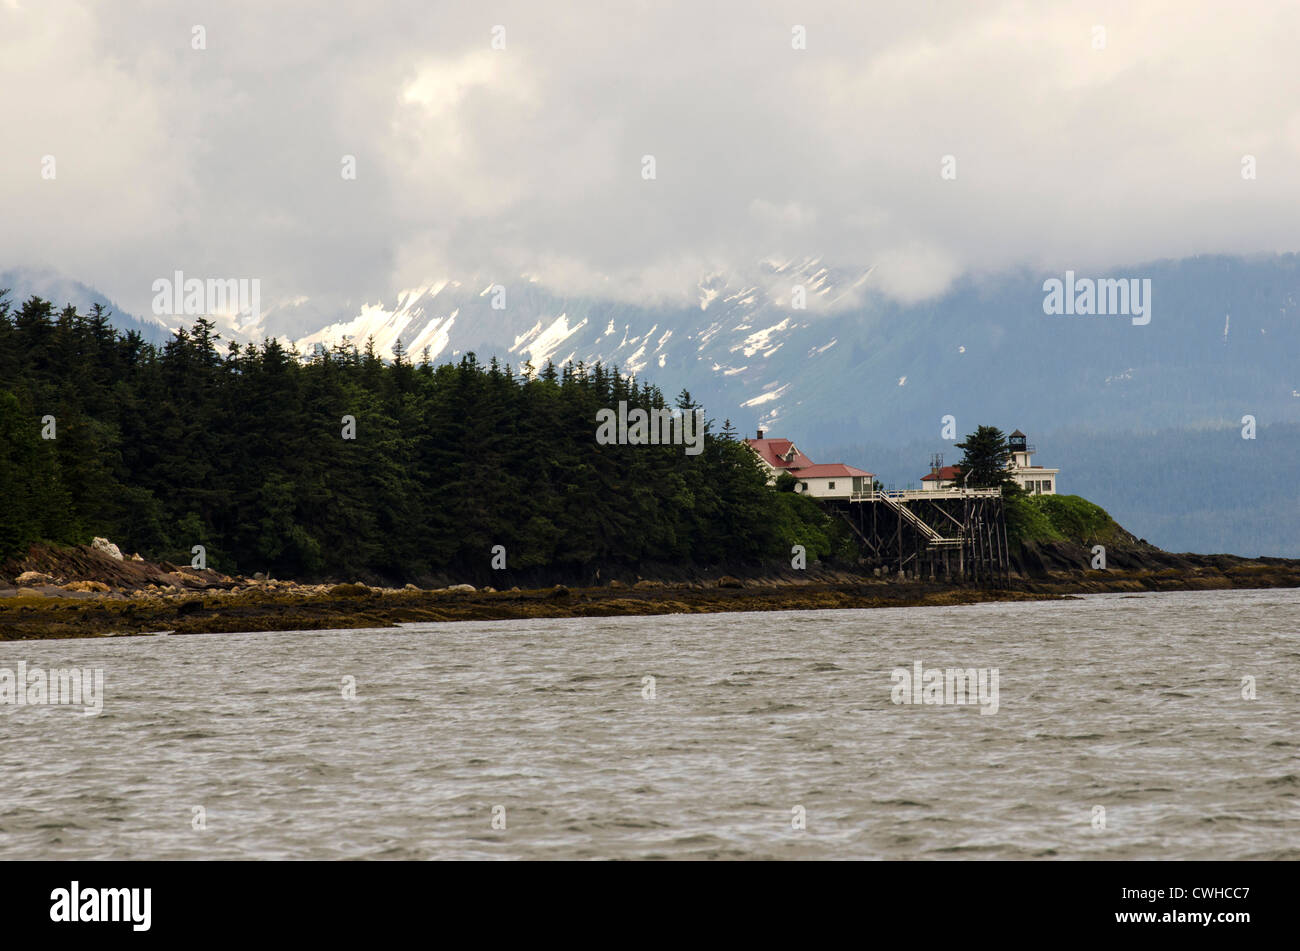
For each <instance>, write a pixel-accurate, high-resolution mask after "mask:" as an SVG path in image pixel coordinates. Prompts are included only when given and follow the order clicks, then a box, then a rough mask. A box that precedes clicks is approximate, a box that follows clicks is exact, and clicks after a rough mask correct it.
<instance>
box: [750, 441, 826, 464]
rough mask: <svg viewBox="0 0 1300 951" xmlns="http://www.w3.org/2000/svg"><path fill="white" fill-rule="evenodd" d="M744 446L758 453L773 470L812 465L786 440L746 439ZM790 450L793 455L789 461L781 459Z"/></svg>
mask: <svg viewBox="0 0 1300 951" xmlns="http://www.w3.org/2000/svg"><path fill="white" fill-rule="evenodd" d="M745 444H746V445H748V446H749V448H750V449H753V450H754V451H755V452H756V453H758V454H759V456H760V457H761V458H762V460H763V461H764V462H766V463H767V464H768V465H769V466H771V467H772V468H773V469H791V468H798V467H800V466H811V465H812V464H813V461H812V460H811V459H809V458H808V457H807V456H805V455H804V454H803V453H802V452H800V451H799V450H798V449H795V445H794V443H792V442H791V441H790V440H788V439H746V440H745ZM791 449H794V455H793V456H792V457H791V458H790V459H789V460H786V459H784V458H782V457H783V456H785V455H786V454H787V453H789V452H790V450H791Z"/></svg>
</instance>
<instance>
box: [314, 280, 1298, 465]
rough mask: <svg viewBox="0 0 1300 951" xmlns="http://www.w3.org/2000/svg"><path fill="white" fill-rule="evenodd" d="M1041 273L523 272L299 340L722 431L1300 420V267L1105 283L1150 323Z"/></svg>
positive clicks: (414, 299) (438, 286)
mask: <svg viewBox="0 0 1300 951" xmlns="http://www.w3.org/2000/svg"><path fill="white" fill-rule="evenodd" d="M1051 276H1052V275H1044V274H1039V273H1031V272H1028V271H1025V272H1021V273H1014V274H1003V275H999V276H996V277H989V278H967V279H963V280H961V281H959V282H958V283H957V284H955V285H954V286H953V287H952V288H951V289H950V290H949V292H948V293H947V294H945V295H943V296H942V297H939V298H936V299H933V300H929V301H925V302H922V303H918V304H901V303H897V302H895V301H892V300H890V299H889V298H887V297H885V296H883V295H881V294H878V293H875V292H874V290H873V285H872V272H871V270H870V269H869V268H863V269H861V270H860V271H856V272H843V271H837V270H834V269H829V268H826V267H824V266H823V265H822V264H821V263H820V262H818V261H816V260H806V261H797V262H785V263H768V264H765V265H763V266H762V267H761V268H760V269H758V270H757V271H756V272H755V274H754V275H752V276H749V277H748V278H747V279H738V278H736V277H733V276H730V275H722V274H712V275H708V276H706V277H704V278H703V279H701V280H700V282H699V285H698V288H697V298H696V300H695V301H693V302H692V303H690V304H675V305H672V304H646V305H638V304H628V303H624V302H619V301H614V300H602V299H595V298H589V297H564V296H562V295H560V294H557V293H556V292H554V291H553V290H550V289H547V288H545V287H544V286H543V285H541V284H540V283H539V282H537V281H530V280H527V279H522V278H521V279H519V280H517V281H515V282H513V283H509V284H491V283H488V282H487V281H476V282H472V283H471V282H468V281H466V282H463V283H461V282H456V281H439V282H437V283H431V284H428V285H426V286H423V287H418V288H414V289H412V290H409V291H405V292H403V293H402V294H400V295H398V296H397V298H396V300H395V301H394V303H393V304H392V305H390V306H386V305H384V304H374V305H369V306H366V307H364V308H362V309H361V312H360V314H358V315H357V316H356V317H354V318H352V319H350V320H345V321H340V322H336V323H332V324H330V325H328V326H325V327H323V328H321V329H320V330H318V331H316V332H314V333H311V334H308V335H305V336H302V337H300V338H298V339H297V341H296V343H297V345H298V347H299V349H300V350H301V351H302V352H303V353H304V354H305V355H306V354H310V353H311V352H312V351H313V349H314V348H315V347H317V346H318V345H319V346H325V347H330V346H334V345H336V344H338V343H352V344H355V345H357V346H358V347H362V348H364V346H365V344H366V341H367V340H368V339H370V338H373V340H374V346H375V348H376V350H377V352H379V353H380V354H381V355H384V356H391V355H392V353H393V351H394V348H395V347H396V346H397V344H398V341H399V340H400V341H401V344H402V347H403V348H404V349H405V351H406V353H407V354H408V356H409V358H410V359H411V360H414V361H417V362H418V361H419V360H420V359H421V358H422V356H423V355H424V354H426V353H427V355H428V357H429V358H430V359H431V360H433V361H434V362H441V361H446V360H452V359H456V358H457V357H459V356H460V355H461V354H463V353H465V352H467V351H474V352H475V353H476V354H477V355H478V356H479V357H480V359H483V360H486V359H488V358H489V357H491V356H496V357H497V358H498V359H499V360H501V361H502V362H510V363H512V364H513V365H515V366H516V367H519V366H522V365H523V364H524V363H525V362H527V363H531V364H532V365H533V366H534V367H538V368H540V367H541V366H542V365H543V364H544V363H545V362H546V361H548V360H551V361H554V362H555V363H557V364H560V363H564V362H574V363H576V362H584V363H588V364H590V363H593V362H595V361H602V362H604V363H605V364H606V365H610V366H613V365H617V366H618V367H620V368H621V369H622V370H623V371H624V372H629V373H634V374H636V375H638V376H640V377H642V378H645V379H647V380H650V381H651V382H653V383H655V384H656V385H657V386H659V387H660V389H662V390H663V391H664V392H665V393H667V394H669V395H670V396H671V395H674V394H676V393H677V392H678V391H679V390H680V389H682V388H686V389H689V390H690V391H691V392H692V394H693V395H694V396H696V397H697V398H698V399H701V400H702V401H703V402H704V403H705V405H706V406H707V407H708V410H709V413H710V416H712V417H714V418H715V419H717V420H718V421H719V422H721V420H722V419H724V418H730V419H732V420H733V421H734V422H735V423H736V424H737V426H740V427H743V428H744V429H752V428H756V427H763V428H765V429H773V428H780V429H783V430H785V431H788V432H792V433H800V434H801V435H802V438H803V439H804V440H805V441H806V442H810V443H811V442H831V443H836V442H842V441H844V440H846V439H859V438H860V439H865V440H879V441H883V442H910V441H911V440H912V439H913V438H915V436H916V434H917V433H929V432H931V431H933V432H934V433H935V434H937V433H938V432H939V430H940V428H941V426H942V418H943V417H945V416H948V415H951V416H953V417H955V420H956V426H957V429H958V431H959V432H960V433H963V434H964V433H965V432H968V431H970V430H971V429H973V428H974V425H975V424H976V423H977V422H987V421H989V420H998V421H1003V422H1006V423H1007V425H1008V426H1012V427H1014V426H1018V427H1020V428H1021V429H1025V430H1026V431H1032V432H1043V431H1045V430H1049V429H1055V428H1057V427H1060V426H1091V427H1099V428H1108V429H1117V428H1123V429H1133V430H1144V429H1153V428H1159V427H1168V426H1175V427H1177V426H1193V427H1201V428H1204V427H1213V426H1218V425H1226V424H1227V423H1231V422H1235V421H1237V420H1239V419H1240V417H1241V416H1242V415H1244V414H1248V413H1250V414H1253V415H1255V416H1256V417H1257V418H1259V419H1260V420H1264V419H1269V420H1273V421H1277V422H1288V421H1289V422H1295V421H1300V399H1297V398H1296V397H1294V396H1293V395H1292V394H1293V393H1294V392H1300V360H1297V358H1296V355H1297V354H1300V321H1297V304H1296V301H1297V300H1298V299H1300V263H1298V259H1297V257H1296V256H1294V255H1286V256H1280V257H1269V258H1259V259H1242V258H1222V257H1215V258H1193V259H1187V260H1183V261H1166V262H1159V263H1155V264H1150V265H1144V266H1141V267H1138V268H1126V269H1122V270H1120V269H1117V270H1116V271H1115V272H1114V273H1113V274H1108V275H1105V276H1107V277H1116V278H1141V279H1146V278H1149V279H1150V280H1151V286H1152V300H1151V320H1150V323H1149V324H1147V325H1144V326H1135V325H1134V324H1133V322H1132V321H1131V320H1130V319H1128V318H1126V317H1118V318H1117V317H1090V316H1068V317H1067V316H1059V317H1058V316H1049V315H1047V314H1045V313H1044V307H1043V302H1044V290H1043V282H1044V278H1045V277H1051ZM800 295H802V296H803V300H802V301H801V300H800V299H799V297H800ZM800 303H802V304H804V306H802V307H800V306H798V304H800ZM1227 315H1231V319H1230V321H1229V320H1228V319H1227ZM1227 327H1230V330H1229V332H1228V333H1226V334H1225V328H1227Z"/></svg>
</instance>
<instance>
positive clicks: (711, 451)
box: [0, 293, 848, 582]
mask: <svg viewBox="0 0 1300 951" xmlns="http://www.w3.org/2000/svg"><path fill="white" fill-rule="evenodd" d="M621 400H626V401H627V402H628V404H629V405H630V406H640V407H643V408H646V409H657V408H663V407H664V406H665V405H666V402H665V399H664V396H663V394H662V393H661V392H660V391H659V390H658V389H656V388H655V387H653V386H650V385H647V384H644V383H641V382H639V381H636V380H634V379H631V378H629V377H627V376H625V375H623V374H621V373H619V372H618V371H617V369H609V368H606V367H603V366H601V365H599V364H597V365H595V366H591V367H583V366H581V365H579V366H577V367H570V366H565V367H564V368H562V369H558V368H556V367H555V366H553V365H551V364H549V363H548V364H547V366H546V367H544V368H543V369H541V370H540V372H533V368H531V367H525V368H524V372H522V373H517V372H515V371H514V370H512V368H511V367H510V366H509V365H505V366H502V365H500V364H499V363H498V362H497V361H496V359H495V358H494V359H492V360H491V362H489V363H488V364H487V365H484V364H482V363H480V362H479V361H478V360H477V359H476V358H475V356H474V354H472V353H470V354H465V355H464V356H463V357H461V359H460V360H459V362H457V363H454V364H441V365H437V366H434V365H431V364H430V362H429V361H428V360H427V359H424V360H422V361H420V362H419V363H418V365H417V364H415V363H413V362H412V361H411V360H409V359H408V358H407V357H406V355H404V354H403V355H401V356H399V357H398V359H397V360H396V361H395V362H392V363H386V362H384V361H382V360H381V359H380V358H379V357H378V356H376V354H375V352H374V349H373V346H371V345H367V347H366V348H365V349H364V350H359V349H357V348H356V347H355V346H336V347H335V348H334V349H332V350H328V351H325V350H321V351H319V352H317V353H316V354H314V355H312V356H311V358H310V359H307V360H302V359H300V357H299V354H297V353H296V352H294V351H289V350H286V349H285V348H284V347H283V346H281V345H280V344H279V343H277V342H276V341H274V340H268V341H266V342H264V343H263V344H261V345H245V346H240V345H238V344H236V343H233V342H231V343H229V344H225V343H224V342H223V341H221V340H220V337H219V335H218V334H217V333H215V332H214V326H213V324H212V323H210V322H208V321H206V320H202V319H200V320H199V321H198V322H197V323H196V324H195V325H194V326H193V327H192V328H191V329H189V330H181V331H178V332H177V333H176V334H175V335H174V336H173V338H172V340H171V341H170V342H168V343H167V344H166V345H165V346H162V347H155V346H153V345H151V344H149V343H147V342H145V341H144V340H143V339H142V338H141V337H140V336H139V334H137V333H135V332H128V333H125V334H122V333H119V332H118V331H117V330H116V329H115V328H114V327H113V326H112V325H111V324H110V323H109V315H108V314H107V313H106V312H105V311H104V310H103V309H102V308H100V307H95V308H93V309H92V310H91V311H90V312H89V313H86V314H81V313H78V312H77V311H76V310H75V309H74V308H71V307H68V308H65V309H64V310H62V311H60V312H57V313H56V312H55V310H54V308H53V307H52V306H51V304H50V303H49V302H47V301H43V300H40V299H39V298H35V297H33V298H31V299H29V300H27V301H26V302H25V303H22V304H21V305H19V306H15V305H14V304H13V302H11V301H9V300H8V299H7V298H5V297H4V295H3V293H0V558H5V557H10V556H12V555H14V554H17V553H20V552H22V551H24V550H25V549H26V548H27V547H28V546H29V545H31V544H32V543H33V542H37V541H47V542H54V543H85V542H87V541H88V540H89V539H90V538H91V537H92V536H94V535H104V536H107V537H109V538H111V539H112V540H113V541H115V542H117V543H118V544H119V545H120V546H121V547H122V548H123V549H124V550H125V551H127V552H128V553H130V552H137V551H138V552H140V553H141V554H142V555H143V556H145V557H146V558H151V559H165V560H170V561H173V562H176V563H178V564H179V563H184V564H188V563H189V561H190V558H191V554H190V552H191V550H192V547H193V546H194V545H203V546H204V547H205V549H206V554H207V560H208V564H209V566H210V567H214V568H217V569H219V570H222V571H225V572H242V573H252V572H254V571H268V572H272V573H274V574H276V575H278V576H281V577H292V578H367V577H373V578H382V579H388V580H394V581H402V580H407V581H410V580H414V581H417V582H418V581H419V580H420V579H421V578H427V577H439V576H442V577H462V578H478V579H486V578H490V577H494V576H495V577H498V578H500V577H502V576H501V575H499V574H498V575H493V572H492V570H491V568H490V562H491V558H492V550H493V547H494V546H497V545H500V546H504V549H505V558H506V563H507V568H508V569H509V570H510V572H511V573H516V572H528V571H530V570H531V571H532V572H533V574H534V575H536V574H538V573H545V572H551V573H553V574H555V575H556V576H560V575H565V574H567V575H570V576H572V575H575V574H580V573H583V572H593V573H594V571H596V570H598V569H601V568H602V567H604V568H609V569H634V568H636V567H637V566H640V565H645V564H660V565H680V566H683V567H691V566H713V565H720V564H734V563H739V562H744V561H749V562H757V561H771V562H773V563H775V562H778V561H779V562H781V563H784V564H789V559H790V550H791V546H792V545H794V544H801V545H804V546H805V547H806V549H807V553H808V557H809V560H810V561H811V559H813V558H815V557H825V556H829V555H831V553H832V550H833V549H835V550H839V551H841V552H844V551H847V550H848V549H846V548H845V547H844V539H843V536H842V534H841V532H840V531H839V529H838V528H837V527H836V525H835V524H833V523H832V522H831V521H830V520H829V519H828V518H827V517H826V516H825V515H824V514H823V513H822V511H821V509H820V508H819V507H818V506H817V505H816V503H814V502H812V501H811V500H810V499H806V498H803V497H800V496H797V495H793V494H791V493H778V492H774V491H772V490H770V489H769V488H768V487H767V486H766V485H765V482H764V477H763V475H762V473H761V471H760V468H759V466H758V465H757V463H756V462H755V461H754V459H753V457H752V454H751V453H750V452H749V450H748V449H747V448H746V447H745V446H744V445H743V444H742V443H740V442H738V441H737V440H736V439H735V438H734V433H732V432H731V431H730V427H729V426H728V427H726V429H725V430H724V432H722V433H715V432H713V428H712V426H710V428H709V431H708V432H707V435H706V437H705V445H704V451H703V452H702V453H700V454H699V455H687V454H686V453H685V452H684V451H683V447H682V446H673V445H667V446H626V445H611V446H602V445H598V444H597V443H596V439H595V431H596V412H597V410H599V409H601V408H606V407H616V406H617V404H618V403H619V401H621ZM675 402H676V406H677V407H678V408H679V409H681V410H683V411H686V412H690V411H692V410H694V409H696V406H695V404H694V403H693V401H692V400H691V398H690V395H689V394H688V393H686V392H683V393H682V394H681V395H680V396H679V397H678V399H677V400H676V401H675ZM345 416H350V417H353V418H354V419H355V439H345V438H343V432H344V422H343V418H344V417H345ZM51 417H52V419H51ZM51 427H52V428H51ZM43 434H44V435H45V436H49V435H53V436H54V438H52V439H51V438H43Z"/></svg>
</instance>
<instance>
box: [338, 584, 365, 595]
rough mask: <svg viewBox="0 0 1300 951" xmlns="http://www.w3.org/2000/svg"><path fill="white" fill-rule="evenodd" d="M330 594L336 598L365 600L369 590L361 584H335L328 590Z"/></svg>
mask: <svg viewBox="0 0 1300 951" xmlns="http://www.w3.org/2000/svg"><path fill="white" fill-rule="evenodd" d="M330 594H331V595H333V596H334V597H336V598H366V597H369V596H370V589H369V588H367V587H366V586H365V585H363V584H336V585H335V586H334V587H332V588H330Z"/></svg>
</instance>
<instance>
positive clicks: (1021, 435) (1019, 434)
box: [1007, 429, 1029, 439]
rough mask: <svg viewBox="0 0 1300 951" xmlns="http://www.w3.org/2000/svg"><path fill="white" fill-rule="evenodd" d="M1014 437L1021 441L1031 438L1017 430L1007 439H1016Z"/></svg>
mask: <svg viewBox="0 0 1300 951" xmlns="http://www.w3.org/2000/svg"><path fill="white" fill-rule="evenodd" d="M1014 436H1019V437H1020V438H1021V439H1028V438H1029V437H1028V436H1026V435H1025V434H1024V433H1022V432H1021V431H1020V430H1018V429H1017V430H1016V431H1015V432H1014V433H1012V434H1011V436H1008V437H1007V438H1008V439H1010V438H1012V437H1014Z"/></svg>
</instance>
